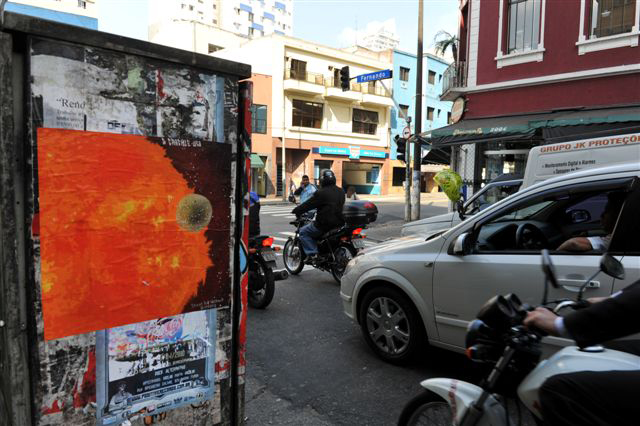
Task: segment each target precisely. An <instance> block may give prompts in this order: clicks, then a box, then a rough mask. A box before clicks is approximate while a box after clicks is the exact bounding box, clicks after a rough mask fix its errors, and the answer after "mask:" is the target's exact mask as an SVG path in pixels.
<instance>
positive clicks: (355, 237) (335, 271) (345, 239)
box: [282, 215, 366, 283]
mask: <svg viewBox="0 0 640 426" xmlns="http://www.w3.org/2000/svg"><path fill="white" fill-rule="evenodd" d="M312 220H313V219H312V218H311V217H309V216H305V215H301V216H298V217H296V220H294V221H292V222H289V223H290V224H291V225H294V226H295V227H296V232H295V235H294V236H293V237H289V238H288V239H287V242H286V243H285V244H284V249H283V251H282V257H283V260H284V267H285V268H286V269H287V271H289V273H290V274H292V275H298V274H299V273H300V272H302V268H304V265H305V262H306V259H307V256H306V255H305V253H304V249H303V248H302V243H301V241H300V228H302V227H303V226H304V225H306V224H307V223H310V222H311V221H312ZM363 229H364V227H362V226H360V227H358V226H354V225H346V224H345V225H344V226H342V227H340V228H337V229H333V230H331V231H329V232H327V233H325V234H324V235H322V236H321V237H320V238H319V239H318V257H317V259H316V260H314V261H312V263H310V264H311V266H313V267H314V268H316V269H320V270H321V271H326V272H330V273H331V275H332V276H333V279H335V280H336V281H337V282H338V283H340V278H342V275H343V274H344V271H345V269H346V268H347V263H349V261H350V260H351V259H353V258H354V257H355V256H356V254H357V253H358V251H359V250H361V249H363V248H364V238H365V237H366V235H365V234H364V233H363V232H362V231H363Z"/></svg>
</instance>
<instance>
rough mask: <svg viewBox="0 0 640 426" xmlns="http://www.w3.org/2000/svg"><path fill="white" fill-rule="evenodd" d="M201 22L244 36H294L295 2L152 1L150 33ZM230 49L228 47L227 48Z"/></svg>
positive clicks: (264, 0)
mask: <svg viewBox="0 0 640 426" xmlns="http://www.w3.org/2000/svg"><path fill="white" fill-rule="evenodd" d="M173 22H197V23H200V24H203V25H204V26H205V27H216V28H219V29H221V30H224V31H227V32H230V33H234V34H236V35H239V36H242V37H260V36H263V35H268V34H273V33H275V34H281V35H291V34H293V28H292V27H293V0H149V27H150V30H149V33H150V40H151V41H154V40H152V38H151V33H152V32H153V33H154V34H159V33H160V32H163V31H165V29H164V28H168V29H167V30H166V31H169V32H171V30H172V26H171V25H170V24H171V23H173ZM225 47H226V46H225Z"/></svg>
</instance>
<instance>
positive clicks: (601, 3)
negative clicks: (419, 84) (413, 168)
mask: <svg viewBox="0 0 640 426" xmlns="http://www.w3.org/2000/svg"><path fill="white" fill-rule="evenodd" d="M458 36H459V48H458V57H457V61H456V62H455V63H454V64H452V65H451V67H450V68H449V69H448V70H447V72H446V73H445V76H444V79H445V83H444V88H443V95H442V99H444V100H450V101H457V107H458V108H460V109H461V111H462V116H461V119H460V120H459V121H458V122H457V123H455V124H453V125H450V126H448V127H445V128H442V129H438V130H434V131H433V132H431V134H430V141H431V143H432V146H433V148H440V149H442V150H445V151H447V152H451V162H452V167H454V169H455V170H457V171H458V172H459V173H461V175H462V176H463V179H464V180H465V182H466V183H467V184H468V186H469V187H470V188H469V189H472V188H473V189H477V188H478V187H479V186H481V185H482V184H483V183H485V182H487V181H488V180H491V179H493V178H495V177H496V176H498V175H499V174H502V173H507V172H511V173H522V172H523V171H524V166H525V164H526V158H527V153H528V150H529V149H530V148H531V147H532V146H535V145H539V144H549V143H557V142H562V141H567V140H576V139H585V138H590V137H599V136H603V135H616V134H618V135H620V134H628V133H636V132H638V131H640V47H639V46H638V44H639V39H640V0H616V1H614V0H562V1H552V0H491V1H488V0H484V1H483V0H462V1H461V2H460V27H459V34H458ZM455 108H456V106H454V109H455ZM638 161H640V159H638Z"/></svg>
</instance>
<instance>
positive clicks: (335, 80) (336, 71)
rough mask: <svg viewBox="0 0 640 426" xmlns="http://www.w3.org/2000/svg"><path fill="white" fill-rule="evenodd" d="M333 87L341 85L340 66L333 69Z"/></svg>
mask: <svg viewBox="0 0 640 426" xmlns="http://www.w3.org/2000/svg"><path fill="white" fill-rule="evenodd" d="M333 87H342V80H340V68H337V67H336V68H334V69H333Z"/></svg>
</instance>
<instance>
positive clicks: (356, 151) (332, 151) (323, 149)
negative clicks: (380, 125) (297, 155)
mask: <svg viewBox="0 0 640 426" xmlns="http://www.w3.org/2000/svg"><path fill="white" fill-rule="evenodd" d="M313 152H314V153H316V154H328V155H347V156H349V158H351V159H354V160H357V159H359V158H360V157H369V158H382V159H384V158H387V153H386V152H384V151H374V150H371V149H360V147H359V146H350V147H348V148H338V147H333V146H319V147H317V148H313Z"/></svg>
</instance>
